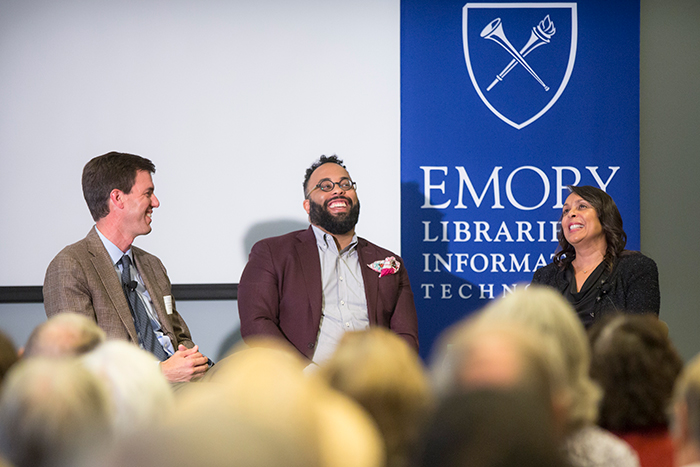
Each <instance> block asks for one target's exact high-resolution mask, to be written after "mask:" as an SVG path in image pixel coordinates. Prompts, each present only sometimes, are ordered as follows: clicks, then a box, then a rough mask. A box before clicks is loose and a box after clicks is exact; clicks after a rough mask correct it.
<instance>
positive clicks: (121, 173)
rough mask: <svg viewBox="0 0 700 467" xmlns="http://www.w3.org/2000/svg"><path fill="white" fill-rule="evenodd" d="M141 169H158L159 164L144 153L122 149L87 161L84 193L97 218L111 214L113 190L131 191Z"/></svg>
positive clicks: (93, 215)
mask: <svg viewBox="0 0 700 467" xmlns="http://www.w3.org/2000/svg"><path fill="white" fill-rule="evenodd" d="M140 170H141V171H145V172H148V173H150V174H152V173H155V172H156V167H155V165H153V162H151V161H150V160H148V159H146V158H144V157H141V156H136V155H133V154H125V153H119V152H110V153H107V154H103V155H102V156H98V157H95V158H93V159H92V160H90V162H88V163H87V164H86V165H85V167H84V168H83V197H84V198H85V202H86V203H87V205H88V208H89V209H90V214H91V215H92V218H93V220H94V221H95V222H97V221H98V220H100V219H102V218H103V217H105V216H106V215H107V214H109V196H110V193H111V192H112V190H114V189H117V190H120V191H123V192H124V193H126V194H129V193H130V192H131V188H132V187H133V186H134V183H135V181H136V174H137V172H138V171H140Z"/></svg>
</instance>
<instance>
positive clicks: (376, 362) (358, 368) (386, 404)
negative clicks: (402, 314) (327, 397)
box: [319, 327, 432, 467]
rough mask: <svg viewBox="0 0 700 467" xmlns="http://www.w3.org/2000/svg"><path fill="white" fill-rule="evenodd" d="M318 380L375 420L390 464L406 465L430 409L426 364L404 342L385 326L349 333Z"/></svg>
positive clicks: (322, 369)
mask: <svg viewBox="0 0 700 467" xmlns="http://www.w3.org/2000/svg"><path fill="white" fill-rule="evenodd" d="M319 375H320V376H321V377H323V378H325V379H326V380H327V381H328V383H329V384H330V385H331V387H333V388H335V389H337V390H338V391H340V392H342V393H344V394H346V395H347V396H349V397H350V398H351V399H354V400H355V401H357V402H358V403H359V404H360V405H361V406H362V407H364V409H365V410H367V412H368V413H369V414H370V415H371V416H372V418H373V419H374V420H375V422H376V423H377V426H378V427H379V430H380V431H381V433H382V436H383V438H384V443H385V446H386V451H387V465H388V466H390V467H391V466H397V465H406V463H407V462H408V456H409V451H410V448H411V447H412V446H413V445H414V444H415V443H416V442H417V441H418V437H419V431H420V429H421V427H422V423H423V422H424V419H425V417H426V416H427V414H428V412H429V409H430V408H431V407H432V394H431V390H430V385H429V382H428V378H427V375H426V373H425V370H424V368H423V365H422V362H421V361H420V358H419V357H418V355H417V354H416V353H415V351H414V350H413V349H411V348H410V347H409V346H408V344H407V343H406V341H404V340H403V339H402V338H401V337H399V336H397V335H396V334H394V333H393V332H391V331H389V330H388V329H385V328H381V327H373V328H371V329H368V330H365V331H358V332H348V333H346V334H344V335H343V337H342V338H341V340H340V343H339V344H338V347H337V349H336V351H335V353H334V354H333V355H332V357H331V358H330V359H329V360H328V361H327V362H326V363H325V364H323V365H321V368H320V370H319Z"/></svg>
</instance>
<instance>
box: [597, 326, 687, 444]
mask: <svg viewBox="0 0 700 467" xmlns="http://www.w3.org/2000/svg"><path fill="white" fill-rule="evenodd" d="M590 341H591V348H592V361H591V376H592V377H593V379H594V380H595V381H597V382H598V383H599V384H600V385H601V387H602V388H603V399H602V401H601V403H600V414H599V418H598V424H599V425H600V426H602V427H603V428H606V429H608V430H611V431H615V432H627V431H637V430H644V429H648V428H656V427H666V426H667V423H668V420H667V409H668V406H669V403H670V401H671V397H672V394H673V386H674V383H675V381H676V379H677V377H678V375H679V373H680V372H681V370H682V369H683V361H682V360H681V357H680V356H679V355H678V352H677V351H676V349H675V348H674V346H673V344H672V343H671V340H670V339H669V337H668V329H667V327H666V326H665V324H664V323H662V322H661V321H659V320H658V318H657V317H656V316H653V315H629V314H625V315H619V316H616V317H614V318H612V319H608V320H605V321H603V322H601V323H599V324H597V325H596V326H595V327H594V328H593V329H591V334H590Z"/></svg>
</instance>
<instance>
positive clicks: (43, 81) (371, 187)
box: [0, 0, 400, 287]
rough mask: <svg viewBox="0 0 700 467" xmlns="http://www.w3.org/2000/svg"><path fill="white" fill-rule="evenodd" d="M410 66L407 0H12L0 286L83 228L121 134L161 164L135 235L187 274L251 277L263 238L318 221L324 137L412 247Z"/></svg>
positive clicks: (392, 231) (377, 230)
mask: <svg viewBox="0 0 700 467" xmlns="http://www.w3.org/2000/svg"><path fill="white" fill-rule="evenodd" d="M399 78H400V77H399V2H398V1H397V0H391V1H386V0H353V1H351V2H348V1H337V0H317V1H312V0H300V1H290V0H275V1H273V0H248V1H239V0H233V1H230V0H197V1H195V0H191V1H190V0H169V1H166V0H119V1H109V0H107V1H92V0H82V1H81V0H78V1H76V0H65V1H63V0H62V1H60V2H55V1H49V0H43V1H40V0H21V1H20V0H4V1H2V2H0V264H1V265H2V267H0V287H12V286H39V285H41V284H42V283H43V278H44V272H45V270H46V267H47V265H48V263H49V262H50V261H51V259H52V258H53V257H54V256H55V254H56V253H57V252H58V251H59V250H60V249H62V248H63V247H64V246H66V245H67V244H69V243H73V242H75V241H77V240H79V239H81V238H83V237H84V236H85V235H86V234H87V232H88V231H89V229H90V228H91V226H92V225H93V221H92V219H91V217H90V214H89V212H88V209H87V207H86V205H85V202H84V200H83V198H82V191H81V187H80V177H81V172H82V168H83V166H84V164H85V163H86V162H87V161H88V160H89V159H91V158H92V157H94V156H97V155H100V154H104V153H106V152H109V151H121V152H130V153H134V154H139V155H141V156H144V157H147V158H149V159H151V160H153V162H154V163H155V164H156V170H157V171H156V174H155V176H154V182H155V186H156V195H157V196H158V197H159V199H160V201H161V206H160V207H159V208H158V209H156V210H155V212H154V215H153V224H152V226H153V232H152V233H151V234H150V235H148V236H145V237H139V238H137V239H136V241H135V242H134V244H135V245H137V246H139V247H141V248H144V249H146V250H148V251H150V252H151V253H154V254H155V255H157V256H159V257H160V258H161V259H162V261H163V263H164V264H165V265H166V267H167V268H168V272H169V274H170V278H171V280H172V282H173V283H175V284H234V283H237V282H238V280H239V278H240V274H241V271H242V270H243V267H244V266H245V264H246V261H247V256H248V251H249V248H250V246H251V245H252V243H253V242H254V241H256V240H258V239H260V238H263V237H267V236H271V235H277V234H281V233H285V232H287V231H289V230H292V229H299V228H305V227H306V226H307V225H308V223H307V219H306V213H305V212H304V211H303V209H302V200H303V193H302V179H303V174H304V170H305V168H306V167H307V166H308V165H309V164H310V163H311V162H312V161H313V160H315V159H316V158H318V157H319V156H320V155H321V154H333V153H336V154H338V156H340V157H341V158H343V159H345V162H346V164H347V166H348V169H349V170H350V173H351V175H352V176H353V178H354V179H355V180H356V181H357V183H358V195H359V198H360V200H361V202H362V212H361V215H360V223H359V224H358V228H357V232H358V234H359V235H361V236H363V237H366V238H368V239H370V240H372V241H373V242H376V243H378V244H380V245H382V246H385V247H387V248H389V249H392V250H393V251H396V252H397V253H398V252H399V232H400V226H399V216H400V213H399V196H400V186H399V181H400V170H399Z"/></svg>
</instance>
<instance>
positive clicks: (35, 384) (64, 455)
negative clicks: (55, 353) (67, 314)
mask: <svg viewBox="0 0 700 467" xmlns="http://www.w3.org/2000/svg"><path fill="white" fill-rule="evenodd" d="M109 416H110V413H109V401H108V396H107V393H106V390H105V388H104V387H103V385H102V383H101V382H100V381H99V380H98V379H97V378H96V377H95V376H94V375H93V374H92V373H90V372H89V371H88V370H87V369H85V368H84V367H83V366H82V365H80V364H79V363H78V362H77V361H76V360H75V359H68V358H66V359H58V360H56V359H45V358H41V357H37V358H32V359H28V360H23V361H22V362H20V363H18V364H17V365H15V366H14V367H13V368H12V370H10V372H9V373H8V376H7V379H6V381H5V383H4V384H3V388H2V391H1V392H0V456H4V457H5V458H6V459H7V460H8V461H9V462H10V463H11V464H13V465H14V466H15V467H46V466H70V465H75V464H76V463H77V462H78V461H79V460H80V458H81V456H82V455H85V454H86V453H87V451H88V450H91V449H99V447H100V445H101V443H103V442H105V441H106V438H107V435H108V433H109Z"/></svg>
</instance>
